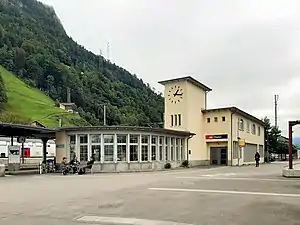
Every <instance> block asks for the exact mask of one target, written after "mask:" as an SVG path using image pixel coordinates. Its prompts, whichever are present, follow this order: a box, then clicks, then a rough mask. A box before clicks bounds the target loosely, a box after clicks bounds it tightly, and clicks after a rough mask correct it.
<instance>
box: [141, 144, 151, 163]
mask: <svg viewBox="0 0 300 225" xmlns="http://www.w3.org/2000/svg"><path fill="white" fill-rule="evenodd" d="M148 159H149V157H148V145H142V154H141V161H148Z"/></svg>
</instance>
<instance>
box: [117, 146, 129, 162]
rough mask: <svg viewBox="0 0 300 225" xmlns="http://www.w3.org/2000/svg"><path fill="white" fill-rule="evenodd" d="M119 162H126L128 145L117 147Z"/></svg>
mask: <svg viewBox="0 0 300 225" xmlns="http://www.w3.org/2000/svg"><path fill="white" fill-rule="evenodd" d="M117 155H118V156H117V157H118V161H122V162H126V158H127V157H126V144H125V145H118V146H117Z"/></svg>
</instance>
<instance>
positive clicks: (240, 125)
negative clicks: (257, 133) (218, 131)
mask: <svg viewBox="0 0 300 225" xmlns="http://www.w3.org/2000/svg"><path fill="white" fill-rule="evenodd" d="M238 125H239V130H244V120H243V119H239V124H238Z"/></svg>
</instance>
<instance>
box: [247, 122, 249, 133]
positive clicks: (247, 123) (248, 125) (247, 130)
mask: <svg viewBox="0 0 300 225" xmlns="http://www.w3.org/2000/svg"><path fill="white" fill-rule="evenodd" d="M247 132H248V133H249V132H250V122H249V121H247Z"/></svg>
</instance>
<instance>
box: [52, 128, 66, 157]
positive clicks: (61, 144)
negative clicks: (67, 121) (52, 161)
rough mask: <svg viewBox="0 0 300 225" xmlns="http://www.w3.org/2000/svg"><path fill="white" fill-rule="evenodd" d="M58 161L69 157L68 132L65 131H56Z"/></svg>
mask: <svg viewBox="0 0 300 225" xmlns="http://www.w3.org/2000/svg"><path fill="white" fill-rule="evenodd" d="M55 136H56V140H55V143H56V162H61V161H62V158H63V157H67V158H68V154H67V137H68V136H67V134H66V133H65V132H57V133H56V135H55Z"/></svg>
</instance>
